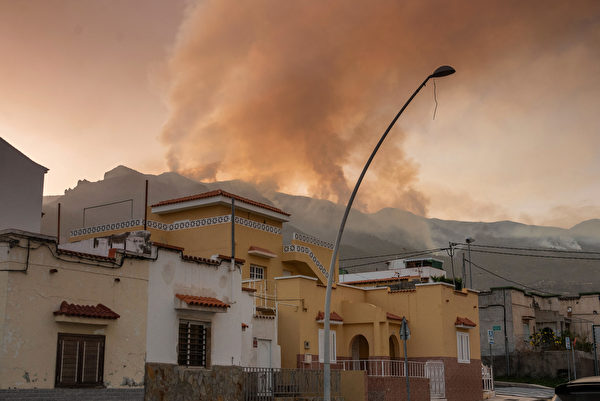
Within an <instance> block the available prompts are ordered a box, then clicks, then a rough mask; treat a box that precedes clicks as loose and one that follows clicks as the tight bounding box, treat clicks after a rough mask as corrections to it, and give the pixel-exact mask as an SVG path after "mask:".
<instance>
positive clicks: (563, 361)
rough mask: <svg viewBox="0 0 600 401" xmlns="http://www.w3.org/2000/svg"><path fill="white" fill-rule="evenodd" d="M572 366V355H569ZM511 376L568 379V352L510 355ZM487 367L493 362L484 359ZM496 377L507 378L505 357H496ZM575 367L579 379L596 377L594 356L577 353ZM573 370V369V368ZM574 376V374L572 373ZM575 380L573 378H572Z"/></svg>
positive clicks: (487, 358)
mask: <svg viewBox="0 0 600 401" xmlns="http://www.w3.org/2000/svg"><path fill="white" fill-rule="evenodd" d="M568 355H569V358H571V359H570V362H569V363H570V364H572V363H573V362H572V361H573V359H572V354H571V352H570V351H569V353H568ZM509 360H510V376H517V377H522V376H529V377H562V378H565V379H566V378H567V371H568V369H569V367H568V366H567V351H566V350H564V351H542V352H514V353H512V354H510V357H509ZM483 361H484V363H485V364H486V365H488V366H489V365H490V364H491V363H492V361H491V360H490V358H489V357H484V358H483ZM493 363H494V375H495V376H506V375H507V374H506V358H505V357H504V355H500V356H495V357H494V362H493ZM575 366H576V369H577V377H585V376H594V359H593V355H592V354H590V353H586V352H583V351H575ZM571 369H573V368H572V367H571ZM571 375H573V373H571ZM571 378H573V377H571Z"/></svg>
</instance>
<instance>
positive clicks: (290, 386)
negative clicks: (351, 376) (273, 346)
mask: <svg viewBox="0 0 600 401" xmlns="http://www.w3.org/2000/svg"><path fill="white" fill-rule="evenodd" d="M243 369H244V399H245V400H246V401H265V400H272V399H273V398H274V397H297V396H303V397H316V396H319V395H322V394H323V371H322V370H303V369H275V368H243ZM331 393H332V394H333V395H339V394H340V372H331Z"/></svg>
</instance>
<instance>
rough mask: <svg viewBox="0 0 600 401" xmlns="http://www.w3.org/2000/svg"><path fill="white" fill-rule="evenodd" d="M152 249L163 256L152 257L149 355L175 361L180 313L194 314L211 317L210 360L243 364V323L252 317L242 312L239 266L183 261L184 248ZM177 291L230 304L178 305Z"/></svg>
mask: <svg viewBox="0 0 600 401" xmlns="http://www.w3.org/2000/svg"><path fill="white" fill-rule="evenodd" d="M153 252H158V258H157V259H156V261H155V262H153V263H150V272H149V281H148V326H147V333H148V334H147V343H146V344H147V345H146V361H147V362H161V363H173V364H176V363H177V334H178V327H179V319H190V320H198V321H205V322H210V323H211V344H210V347H211V354H210V355H211V358H210V359H211V365H232V364H233V365H240V364H241V360H242V327H241V323H242V322H243V321H244V320H247V317H246V318H245V319H244V318H242V312H243V311H244V303H242V302H241V295H242V291H241V273H240V270H239V268H237V267H236V268H234V270H233V271H230V266H231V265H230V264H229V263H228V262H223V263H222V264H221V265H220V266H212V265H207V264H203V263H195V262H188V261H184V260H182V259H181V256H180V253H179V252H176V251H171V250H167V249H162V248H159V249H158V250H156V248H155V249H154V250H153ZM232 286H233V287H232ZM178 293H179V294H185V295H195V296H203V297H213V298H217V299H219V300H220V301H223V302H225V303H228V304H230V305H231V307H230V308H227V311H226V312H221V313H211V312H199V311H190V310H186V311H183V312H182V311H178V310H176V309H175V305H176V303H177V301H176V298H175V294H178Z"/></svg>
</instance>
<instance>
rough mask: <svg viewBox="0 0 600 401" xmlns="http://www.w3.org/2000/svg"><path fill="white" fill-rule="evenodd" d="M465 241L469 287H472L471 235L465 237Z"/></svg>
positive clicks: (472, 240)
mask: <svg viewBox="0 0 600 401" xmlns="http://www.w3.org/2000/svg"><path fill="white" fill-rule="evenodd" d="M465 241H466V242H467V249H468V252H469V288H473V265H472V264H471V243H472V242H475V240H474V239H473V238H471V237H468V238H467V239H465Z"/></svg>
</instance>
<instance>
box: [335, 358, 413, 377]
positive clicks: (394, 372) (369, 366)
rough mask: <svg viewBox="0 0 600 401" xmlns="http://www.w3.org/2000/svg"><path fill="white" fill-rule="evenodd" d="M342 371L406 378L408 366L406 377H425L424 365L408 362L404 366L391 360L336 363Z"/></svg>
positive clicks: (401, 362)
mask: <svg viewBox="0 0 600 401" xmlns="http://www.w3.org/2000/svg"><path fill="white" fill-rule="evenodd" d="M337 363H339V364H341V369H342V370H365V371H366V372H367V375H368V376H379V377H387V376H391V377H406V367H407V366H408V377H425V363H424V362H413V361H408V365H407V366H405V363H404V361H398V360H393V359H360V360H345V361H338V362H337Z"/></svg>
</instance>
